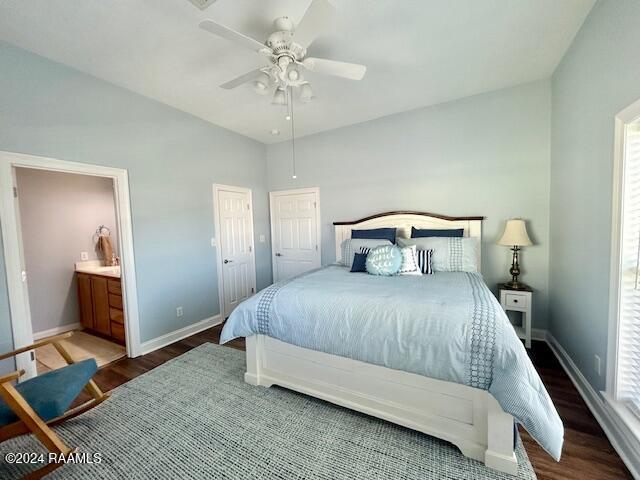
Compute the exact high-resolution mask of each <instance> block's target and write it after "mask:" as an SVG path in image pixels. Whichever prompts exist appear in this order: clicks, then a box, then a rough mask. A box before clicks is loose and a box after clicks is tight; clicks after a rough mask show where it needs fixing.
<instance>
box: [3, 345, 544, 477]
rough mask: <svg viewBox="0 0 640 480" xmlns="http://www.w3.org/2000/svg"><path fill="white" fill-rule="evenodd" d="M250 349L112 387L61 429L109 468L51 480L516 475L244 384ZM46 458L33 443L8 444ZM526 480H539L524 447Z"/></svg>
mask: <svg viewBox="0 0 640 480" xmlns="http://www.w3.org/2000/svg"><path fill="white" fill-rule="evenodd" d="M244 371H245V363H244V353H243V352H241V351H238V350H234V349H231V348H227V347H220V346H218V345H213V344H204V345H201V346H200V347H198V348H196V349H194V350H192V351H190V352H188V353H185V354H184V355H182V356H180V357H177V358H175V359H173V360H171V361H169V362H167V363H165V364H164V365H162V366H160V367H157V368H155V369H154V370H152V371H150V372H148V373H146V374H144V375H142V376H140V377H137V378H135V379H134V380H132V381H130V382H128V383H126V384H124V385H122V386H120V387H118V388H117V389H116V390H114V391H113V395H112V398H111V399H109V400H108V401H107V402H105V403H104V404H102V405H100V406H99V407H96V408H94V409H93V410H91V411H90V412H88V413H85V414H84V415H81V416H80V417H77V418H75V419H73V420H70V421H68V422H66V423H64V424H63V425H60V426H57V427H55V430H56V431H57V432H58V433H59V435H60V436H61V437H62V438H63V439H64V440H65V441H66V442H67V444H68V445H70V446H72V447H80V452H84V453H86V454H87V456H94V455H95V454H96V453H97V454H99V456H100V459H101V461H100V463H93V464H67V465H65V466H63V467H61V468H60V469H58V470H56V471H55V472H54V473H52V474H51V475H50V476H48V477H47V478H48V479H49V478H51V479H88V478H91V479H112V478H113V479H117V478H127V479H131V480H134V479H167V480H169V479H171V480H173V479H183V478H185V479H186V478H193V479H209V478H221V479H222V478H229V479H251V478H256V479H280V480H283V479H289V478H292V479H323V480H356V479H421V480H441V479H452V480H453V479H469V480H471V479H473V480H478V479H513V478H514V477H513V476H510V475H507V474H502V473H500V472H496V471H493V470H490V469H488V468H486V467H485V466H484V465H483V464H482V463H480V462H477V461H474V460H471V459H468V458H466V457H464V456H463V455H462V454H461V453H460V451H459V450H458V449H457V448H456V447H454V446H453V445H451V444H449V443H447V442H444V441H442V440H438V439H436V438H433V437H430V436H428V435H424V434H422V433H418V432H415V431H412V430H409V429H406V428H403V427H399V426H397V425H393V424H391V423H388V422H385V421H382V420H378V419H376V418H373V417H369V416H367V415H364V414H360V413H357V412H353V411H351V410H348V409H345V408H341V407H338V406H335V405H332V404H330V403H327V402H324V401H322V400H317V399H314V398H311V397H308V396H305V395H302V394H298V393H294V392H291V391H289V390H286V389H283V388H278V387H272V388H268V389H267V388H262V387H253V386H251V385H248V384H246V383H244V381H243V375H244ZM40 451H44V450H43V448H42V447H41V446H40V444H39V443H38V442H37V441H36V440H34V439H33V437H31V436H22V437H19V438H16V439H12V440H9V441H7V442H4V443H2V444H0V478H2V479H10V478H16V477H19V476H21V475H24V474H25V473H27V472H28V471H30V470H33V469H34V468H35V466H34V465H13V464H12V465H9V464H7V462H5V461H4V458H5V455H6V453H8V452H40ZM516 454H517V456H518V461H519V463H520V468H519V472H518V473H519V474H518V478H522V479H535V478H536V477H535V474H534V472H533V469H532V467H531V463H530V462H529V459H528V457H527V454H526V452H525V451H524V448H523V447H522V444H521V443H520V442H518V448H517V451H516Z"/></svg>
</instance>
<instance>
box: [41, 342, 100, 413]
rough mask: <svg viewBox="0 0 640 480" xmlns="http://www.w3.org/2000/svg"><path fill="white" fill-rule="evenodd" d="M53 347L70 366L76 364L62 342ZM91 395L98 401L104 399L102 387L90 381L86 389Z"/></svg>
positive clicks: (55, 343)
mask: <svg viewBox="0 0 640 480" xmlns="http://www.w3.org/2000/svg"><path fill="white" fill-rule="evenodd" d="M53 346H54V347H55V349H56V350H57V351H58V353H59V354H60V356H61V357H62V358H64V361H65V362H67V364H68V365H71V364H73V363H76V361H75V360H74V359H73V357H72V356H71V355H70V354H69V352H67V350H66V349H65V348H64V347H63V346H62V344H61V343H60V342H53ZM84 389H85V390H86V391H87V393H88V394H89V395H91V396H92V397H93V398H95V399H96V400H102V398H103V397H104V393H103V392H102V390H100V387H98V385H97V384H96V382H94V381H93V380H89V381H88V382H87V385H86V386H85V387H84Z"/></svg>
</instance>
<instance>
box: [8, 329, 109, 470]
mask: <svg viewBox="0 0 640 480" xmlns="http://www.w3.org/2000/svg"><path fill="white" fill-rule="evenodd" d="M72 334H73V332H68V333H65V334H62V335H57V336H55V337H51V338H49V339H46V340H42V341H40V342H36V343H34V344H33V345H29V346H28V347H23V348H19V349H17V350H14V351H13V352H10V353H6V354H4V355H0V360H4V359H6V358H10V357H13V356H16V355H19V354H21V353H25V352H28V351H30V350H35V349H36V348H38V347H42V346H43V345H47V344H53V346H54V347H55V349H56V350H57V351H58V353H59V354H60V355H61V356H62V357H63V358H64V360H65V361H66V362H67V366H65V367H62V368H59V369H57V370H52V371H50V372H47V373H44V374H42V375H38V376H37V377H33V378H31V379H29V380H25V381H23V382H21V383H18V384H16V385H14V384H13V382H14V381H15V380H18V379H19V378H20V377H21V376H22V375H23V374H24V370H20V371H16V372H13V373H10V374H9V375H5V376H2V377H0V442H3V441H5V440H8V439H9V438H13V437H16V436H18V435H23V434H25V433H29V432H31V433H33V434H34V435H35V436H36V438H38V440H40V442H42V444H43V445H44V446H45V447H46V448H47V449H48V450H49V451H50V452H52V453H56V454H64V455H68V454H69V453H71V452H72V451H73V450H72V449H71V448H69V447H68V446H67V445H65V444H64V442H63V441H62V440H61V439H60V438H59V437H58V435H56V433H55V432H54V431H53V430H52V429H51V428H50V427H51V426H52V425H55V424H57V423H60V422H62V421H64V420H67V419H69V418H72V417H75V416H77V415H80V414H81V413H84V412H86V411H87V410H90V409H91V408H93V407H95V406H96V405H99V404H100V403H102V402H104V401H105V400H106V399H107V398H108V397H109V393H106V394H105V393H103V392H102V391H101V390H100V388H98V386H97V385H96V383H95V382H94V381H93V380H92V377H93V375H94V374H95V373H96V371H97V370H98V367H97V365H96V361H95V360H94V359H93V358H91V359H87V360H82V361H80V362H76V361H74V360H73V358H71V356H70V355H69V353H68V352H67V351H66V350H65V348H64V346H63V345H62V343H61V342H60V341H61V340H63V339H65V338H69V337H70V336H71V335H72ZM82 390H85V391H86V392H87V393H89V394H90V395H91V397H93V398H92V399H91V400H89V401H87V402H85V403H83V404H81V405H78V406H77V407H74V408H72V409H69V407H70V406H71V404H72V403H73V401H74V400H75V399H76V397H77V396H78V395H79V394H80V392H81V391H82ZM61 465H62V463H49V464H47V465H45V466H44V467H42V468H41V469H39V470H36V471H35V472H33V473H32V474H31V475H29V477H30V478H40V477H42V476H44V475H46V474H48V473H50V472H51V471H53V470H54V469H56V468H58V467H59V466H61Z"/></svg>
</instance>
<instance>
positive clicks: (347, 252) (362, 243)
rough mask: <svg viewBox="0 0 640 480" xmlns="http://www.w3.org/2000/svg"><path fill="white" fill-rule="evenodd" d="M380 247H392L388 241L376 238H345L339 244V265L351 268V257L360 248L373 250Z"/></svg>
mask: <svg viewBox="0 0 640 480" xmlns="http://www.w3.org/2000/svg"><path fill="white" fill-rule="evenodd" d="M380 245H393V244H392V243H391V242H390V241H389V240H382V239H377V238H347V239H346V240H344V241H343V242H342V244H340V251H341V255H340V263H342V264H343V265H346V266H347V267H349V268H351V266H352V265H353V257H354V256H355V254H356V253H358V252H360V249H361V248H362V247H366V248H374V247H378V246H380Z"/></svg>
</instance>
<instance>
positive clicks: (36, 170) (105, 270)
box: [0, 152, 140, 378]
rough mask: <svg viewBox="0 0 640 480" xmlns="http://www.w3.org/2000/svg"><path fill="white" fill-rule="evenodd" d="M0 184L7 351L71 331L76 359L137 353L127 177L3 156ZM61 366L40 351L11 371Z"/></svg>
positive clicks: (39, 159) (106, 358) (78, 165)
mask: <svg viewBox="0 0 640 480" xmlns="http://www.w3.org/2000/svg"><path fill="white" fill-rule="evenodd" d="M0 182H1V186H2V203H1V204H0V221H1V222H2V226H3V228H2V237H3V243H4V255H5V263H6V273H7V286H8V291H9V306H10V311H11V326H12V331H13V343H14V348H19V347H22V346H25V345H29V344H31V343H33V342H34V340H39V339H44V338H48V337H50V336H53V335H56V334H60V333H63V332H65V331H69V330H77V331H78V333H74V335H73V336H72V337H71V338H70V339H67V340H65V343H67V347H68V348H69V350H71V351H72V355H75V357H74V358H77V359H82V358H83V357H84V358H88V357H94V358H96V359H97V361H98V363H106V362H108V361H110V359H111V360H113V359H115V358H118V357H120V356H122V355H123V353H125V352H126V354H127V355H128V356H130V357H134V356H137V355H139V353H138V352H139V349H140V344H139V332H138V311H137V294H136V285H135V271H134V259H133V243H132V232H131V214H130V207H129V192H128V181H127V174H126V171H125V170H121V169H115V168H107V167H99V166H94V165H88V164H81V163H74V162H66V161H61V160H56V159H50V158H44V157H36V156H31V155H23V154H17V153H10V152H0ZM107 247H110V248H107ZM116 264H117V265H116ZM87 278H88V279H89V287H90V289H89V293H90V295H89V296H88V297H85V298H83V294H84V293H86V291H87V290H86V288H85V287H86V282H85V280H86V279H87ZM94 278H95V281H94V280H93V279H94ZM102 286H104V289H102V288H101V287H102ZM103 290H104V291H103ZM89 312H90V314H91V315H90V316H89V315H88V314H89ZM105 319H107V321H108V326H109V329H105V328H103V327H100V326H99V323H100V322H104V321H105ZM38 357H40V358H39V360H38ZM59 361H60V359H58V358H57V355H55V353H54V352H48V351H46V350H44V349H43V350H40V351H38V350H36V353H35V355H30V354H29V353H27V354H23V355H20V356H18V357H17V358H16V363H17V365H16V367H17V368H19V369H24V370H25V372H26V375H27V377H26V378H28V377H30V376H33V375H35V374H36V372H38V371H39V372H43V371H46V370H49V369H55V368H58V367H59V366H61V365H60V364H59V363H57V362H59Z"/></svg>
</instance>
